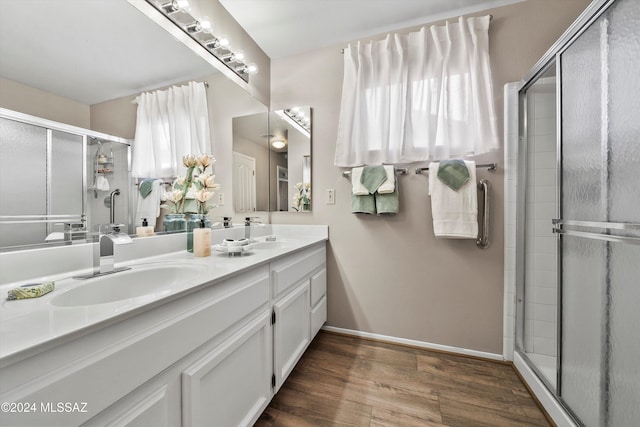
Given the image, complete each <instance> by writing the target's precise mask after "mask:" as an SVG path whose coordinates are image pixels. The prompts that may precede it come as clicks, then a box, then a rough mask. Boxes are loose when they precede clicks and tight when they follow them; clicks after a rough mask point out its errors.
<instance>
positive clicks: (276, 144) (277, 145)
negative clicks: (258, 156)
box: [271, 139, 286, 150]
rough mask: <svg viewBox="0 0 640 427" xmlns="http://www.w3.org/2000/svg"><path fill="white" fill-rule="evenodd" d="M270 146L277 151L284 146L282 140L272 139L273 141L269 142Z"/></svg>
mask: <svg viewBox="0 0 640 427" xmlns="http://www.w3.org/2000/svg"><path fill="white" fill-rule="evenodd" d="M271 145H272V146H273V148H276V149H278V150H279V149H281V148H284V146H285V145H286V144H285V142H284V140H282V139H274V140H273V141H271Z"/></svg>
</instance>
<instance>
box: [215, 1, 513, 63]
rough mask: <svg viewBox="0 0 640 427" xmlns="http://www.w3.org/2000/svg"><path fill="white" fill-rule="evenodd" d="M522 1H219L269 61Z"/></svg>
mask: <svg viewBox="0 0 640 427" xmlns="http://www.w3.org/2000/svg"><path fill="white" fill-rule="evenodd" d="M520 1H524V0H220V2H221V3H222V5H223V6H224V7H225V8H226V9H227V10H228V11H229V13H231V15H232V16H233V17H234V18H235V19H236V21H238V22H239V23H240V25H241V26H242V27H244V29H245V30H246V31H247V32H248V33H249V35H250V36H251V37H252V38H253V39H254V40H255V41H256V43H257V44H258V45H259V46H260V47H261V48H262V50H264V52H265V53H266V54H267V55H268V56H269V57H271V58H279V57H283V56H289V55H294V54H297V53H301V52H306V51H309V50H313V49H317V48H321V47H326V46H332V45H335V44H339V43H345V42H348V41H351V40H356V39H360V38H365V37H369V36H373V35H376V34H380V33H385V32H388V31H393V30H397V29H400V28H405V27H409V26H412V25H420V24H424V23H428V22H433V21H438V20H442V19H449V18H453V17H457V16H460V15H466V14H470V13H476V12H480V11H483V10H487V9H490V8H494V7H499V6H504V5H507V4H512V3H518V2H520Z"/></svg>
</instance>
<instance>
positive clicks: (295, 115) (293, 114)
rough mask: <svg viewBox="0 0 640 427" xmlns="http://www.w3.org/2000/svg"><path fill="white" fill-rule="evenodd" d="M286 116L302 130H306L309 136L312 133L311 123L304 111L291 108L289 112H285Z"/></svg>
mask: <svg viewBox="0 0 640 427" xmlns="http://www.w3.org/2000/svg"><path fill="white" fill-rule="evenodd" d="M284 114H286V115H287V117H289V118H290V119H291V120H293V122H294V123H295V124H297V125H298V126H300V127H301V128H302V129H304V130H305V131H306V132H307V134H310V133H311V126H310V121H309V118H308V117H306V115H305V113H304V111H302V110H300V109H299V108H297V107H296V108H289V109H287V110H284Z"/></svg>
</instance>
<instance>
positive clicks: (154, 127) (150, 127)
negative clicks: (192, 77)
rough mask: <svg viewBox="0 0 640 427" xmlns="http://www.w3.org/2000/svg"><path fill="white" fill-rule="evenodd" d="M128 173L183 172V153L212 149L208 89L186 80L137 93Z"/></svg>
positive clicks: (145, 175) (169, 174) (155, 175)
mask: <svg viewBox="0 0 640 427" xmlns="http://www.w3.org/2000/svg"><path fill="white" fill-rule="evenodd" d="M136 101H137V103H138V115H137V122H136V136H135V141H134V143H133V164H132V167H131V175H132V176H134V177H137V178H163V177H172V176H178V175H180V174H182V173H184V166H183V165H182V157H183V156H186V155H188V154H204V153H210V152H211V141H210V130H209V113H208V109H207V92H206V87H205V85H204V83H202V82H189V84H188V85H185V86H173V87H171V88H169V89H168V90H157V91H154V92H147V93H142V94H140V95H139V96H138V97H137V98H136Z"/></svg>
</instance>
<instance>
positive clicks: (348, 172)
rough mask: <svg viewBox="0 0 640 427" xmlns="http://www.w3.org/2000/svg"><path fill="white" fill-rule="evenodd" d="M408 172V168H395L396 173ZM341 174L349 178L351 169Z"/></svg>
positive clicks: (404, 173)
mask: <svg viewBox="0 0 640 427" xmlns="http://www.w3.org/2000/svg"><path fill="white" fill-rule="evenodd" d="M408 173H409V169H407V168H396V175H407V174H408ZM342 176H344V177H345V178H349V177H350V176H351V171H342Z"/></svg>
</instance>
